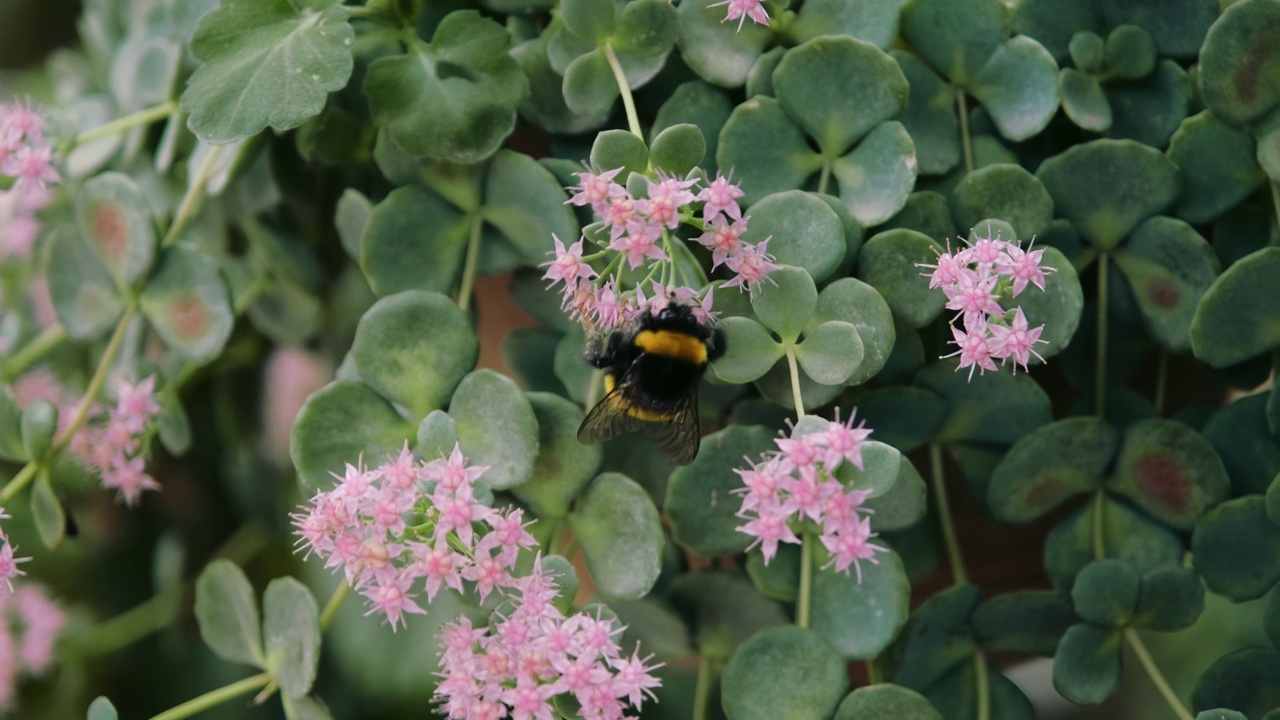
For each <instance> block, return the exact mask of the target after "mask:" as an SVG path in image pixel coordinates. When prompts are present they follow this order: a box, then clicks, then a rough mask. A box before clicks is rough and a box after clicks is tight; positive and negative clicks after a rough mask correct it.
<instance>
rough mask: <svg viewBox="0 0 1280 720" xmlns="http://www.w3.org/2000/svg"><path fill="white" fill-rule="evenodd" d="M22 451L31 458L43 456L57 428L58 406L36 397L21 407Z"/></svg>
mask: <svg viewBox="0 0 1280 720" xmlns="http://www.w3.org/2000/svg"><path fill="white" fill-rule="evenodd" d="M20 425H21V428H22V451H23V453H24V454H25V455H26V456H27V457H28V458H31V459H33V460H38V459H41V458H43V457H44V454H45V453H46V452H48V450H49V445H50V444H52V442H53V435H54V432H56V431H57V429H58V407H57V406H56V405H54V404H53V403H51V402H49V401H48V400H45V399H42V398H37V399H35V400H32V401H31V402H30V403H28V404H27V406H26V407H25V408H23V409H22V420H21V422H20Z"/></svg>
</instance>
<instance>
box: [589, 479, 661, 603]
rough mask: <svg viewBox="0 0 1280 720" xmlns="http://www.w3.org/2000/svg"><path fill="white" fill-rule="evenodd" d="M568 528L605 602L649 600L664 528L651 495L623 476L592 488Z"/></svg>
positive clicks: (593, 485)
mask: <svg viewBox="0 0 1280 720" xmlns="http://www.w3.org/2000/svg"><path fill="white" fill-rule="evenodd" d="M569 527H571V528H573V534H574V537H576V538H577V539H578V541H579V542H580V543H581V544H582V555H583V558H584V559H585V560H586V563H587V569H588V570H589V571H591V578H592V579H593V580H595V582H596V586H597V588H598V589H599V590H600V592H601V593H603V594H604V595H605V596H606V597H615V598H622V599H631V600H634V599H637V598H641V597H644V596H645V595H646V594H648V592H649V590H650V589H651V588H652V587H653V584H654V583H655V582H657V580H658V573H659V571H661V569H662V546H663V535H662V523H661V521H660V520H659V519H658V509H657V508H656V507H654V505H653V500H651V499H650V498H649V493H647V492H645V490H644V488H642V487H640V485H638V484H637V483H636V481H634V480H632V479H631V478H629V477H627V476H626V475H622V474H620V473H604V474H603V475H600V476H599V477H597V478H596V479H595V480H593V481H592V482H591V485H589V486H588V487H587V490H586V492H584V493H583V495H582V500H581V501H579V503H578V506H577V508H575V509H574V510H573V512H571V513H569Z"/></svg>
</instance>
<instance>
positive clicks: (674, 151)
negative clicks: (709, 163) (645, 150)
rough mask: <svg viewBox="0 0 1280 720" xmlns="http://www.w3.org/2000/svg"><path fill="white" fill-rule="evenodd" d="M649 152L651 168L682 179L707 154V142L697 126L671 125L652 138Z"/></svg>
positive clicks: (685, 124) (686, 124)
mask: <svg viewBox="0 0 1280 720" xmlns="http://www.w3.org/2000/svg"><path fill="white" fill-rule="evenodd" d="M650 145H651V146H652V147H651V148H650V151H649V155H650V159H651V160H652V162H653V167H654V168H655V169H658V170H662V171H664V172H667V173H670V174H671V175H675V176H679V177H684V176H685V175H687V174H688V173H689V171H690V170H692V169H694V168H695V167H698V165H699V164H700V163H701V162H702V159H703V158H704V157H705V156H706V154H707V141H706V140H705V139H704V138H703V137H702V130H700V129H699V128H698V126H697V125H692V124H689V123H681V124H679V125H672V126H671V127H669V128H666V129H665V130H663V131H662V132H660V133H658V134H657V136H655V137H654V138H653V142H651V143H650Z"/></svg>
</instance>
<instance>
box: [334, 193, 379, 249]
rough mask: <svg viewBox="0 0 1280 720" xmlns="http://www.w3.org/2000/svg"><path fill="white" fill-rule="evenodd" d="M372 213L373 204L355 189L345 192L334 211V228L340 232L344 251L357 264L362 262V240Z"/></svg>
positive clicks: (339, 235) (339, 237)
mask: <svg viewBox="0 0 1280 720" xmlns="http://www.w3.org/2000/svg"><path fill="white" fill-rule="evenodd" d="M372 212H373V203H371V202H369V198H367V197H365V196H364V195H363V194H362V193H361V192H360V191H359V190H356V189H355V188H347V189H346V190H343V191H342V197H340V198H338V204H337V206H336V207H335V209H334V214H333V227H334V229H335V230H337V231H338V239H339V240H341V241H342V249H343V250H346V251H347V255H349V256H351V259H352V260H355V261H356V262H360V239H361V238H362V237H363V236H364V229H365V226H366V225H368V224H369V215H370V214H371V213H372Z"/></svg>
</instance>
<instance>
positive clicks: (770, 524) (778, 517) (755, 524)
mask: <svg viewBox="0 0 1280 720" xmlns="http://www.w3.org/2000/svg"><path fill="white" fill-rule="evenodd" d="M766 507H767V506H766ZM761 510H765V508H761ZM788 518H789V514H788V513H786V512H784V511H783V509H782V508H781V507H778V508H769V509H768V510H767V511H765V512H760V513H758V514H757V515H756V517H754V518H752V519H750V520H748V521H747V523H746V524H745V525H742V526H741V527H739V528H738V532H740V533H746V534H747V535H750V536H751V537H753V538H755V540H753V541H752V542H751V544H750V545H748V546H747V552H751V550H752V549H753V548H755V547H756V546H757V545H758V546H760V552H761V554H763V555H764V562H765V564H766V565H767V564H769V561H770V560H772V559H773V556H774V555H777V554H778V543H779V542H788V543H792V544H794V545H799V544H800V538H798V537H796V534H795V533H794V532H792V531H791V526H790V525H789V524H788V522H787V520H788Z"/></svg>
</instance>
